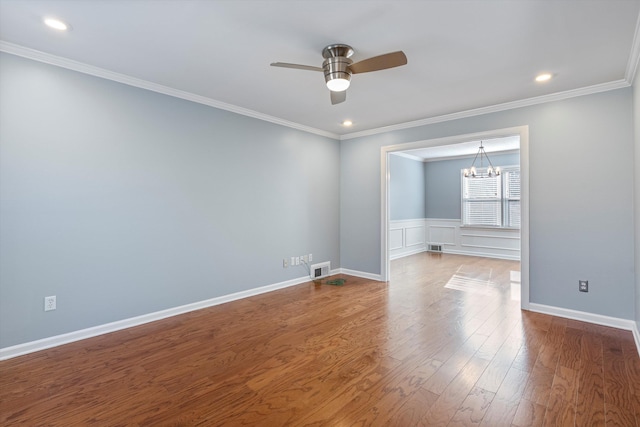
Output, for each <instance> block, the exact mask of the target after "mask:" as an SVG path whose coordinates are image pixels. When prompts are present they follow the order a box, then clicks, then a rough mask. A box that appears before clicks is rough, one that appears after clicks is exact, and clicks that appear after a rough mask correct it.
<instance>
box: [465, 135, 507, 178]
mask: <svg viewBox="0 0 640 427" xmlns="http://www.w3.org/2000/svg"><path fill="white" fill-rule="evenodd" d="M478 158H479V159H480V165H479V167H478V168H476V161H478ZM484 159H486V160H487V165H488V166H487V168H486V170H485V168H484ZM500 172H501V170H500V167H493V164H492V163H491V160H489V156H488V155H487V152H486V151H484V147H483V146H482V141H480V148H478V152H477V153H476V156H475V157H474V158H473V163H471V167H470V168H468V169H465V170H464V171H463V174H464V177H465V178H493V177H494V176H500Z"/></svg>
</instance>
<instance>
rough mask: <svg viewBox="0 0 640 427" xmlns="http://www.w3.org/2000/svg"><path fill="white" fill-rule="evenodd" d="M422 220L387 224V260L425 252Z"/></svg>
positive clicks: (425, 245)
mask: <svg viewBox="0 0 640 427" xmlns="http://www.w3.org/2000/svg"><path fill="white" fill-rule="evenodd" d="M424 221H425V220H424V219H423V218H420V219H407V220H400V221H390V222H389V258H390V259H396V258H401V257H403V256H407V255H413V254H417V253H420V252H424V251H426V250H427V244H426V236H425V223H424Z"/></svg>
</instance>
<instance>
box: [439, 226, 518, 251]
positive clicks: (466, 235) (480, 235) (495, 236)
mask: <svg viewBox="0 0 640 427" xmlns="http://www.w3.org/2000/svg"><path fill="white" fill-rule="evenodd" d="M432 227H438V228H444V227H442V226H441V225H432ZM454 228H455V227H454ZM460 228H461V229H462V227H460ZM460 237H488V238H490V239H510V240H520V237H514V236H499V235H497V234H496V235H493V236H492V235H490V234H462V233H460ZM462 246H464V245H462Z"/></svg>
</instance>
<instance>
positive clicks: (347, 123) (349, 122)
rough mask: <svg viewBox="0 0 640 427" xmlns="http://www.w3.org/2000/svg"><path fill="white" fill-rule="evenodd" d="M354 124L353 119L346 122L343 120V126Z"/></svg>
mask: <svg viewBox="0 0 640 427" xmlns="http://www.w3.org/2000/svg"><path fill="white" fill-rule="evenodd" d="M352 124H353V122H352V121H351V120H345V121H344V122H342V126H351V125H352Z"/></svg>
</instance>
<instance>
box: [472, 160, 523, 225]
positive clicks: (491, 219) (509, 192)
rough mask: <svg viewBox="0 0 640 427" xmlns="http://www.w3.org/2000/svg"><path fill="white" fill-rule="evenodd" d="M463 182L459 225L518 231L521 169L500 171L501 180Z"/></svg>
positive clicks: (496, 178)
mask: <svg viewBox="0 0 640 427" xmlns="http://www.w3.org/2000/svg"><path fill="white" fill-rule="evenodd" d="M460 177H461V180H462V224H463V225H468V226H483V227H504V228H520V168H519V167H517V166H513V167H506V168H502V174H501V175H500V176H494V177H491V178H465V177H464V174H463V171H461V172H460Z"/></svg>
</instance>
